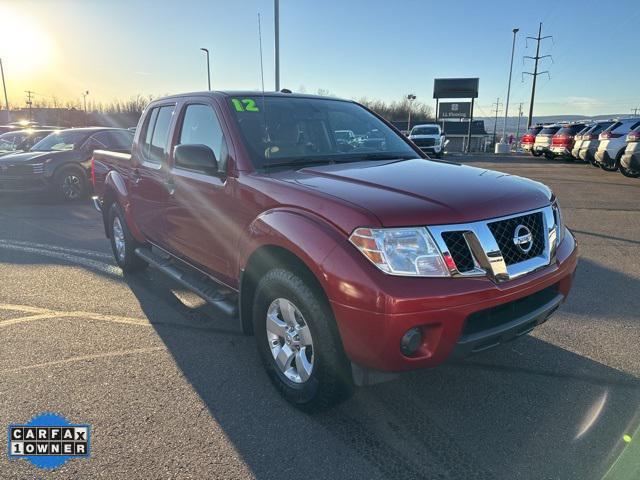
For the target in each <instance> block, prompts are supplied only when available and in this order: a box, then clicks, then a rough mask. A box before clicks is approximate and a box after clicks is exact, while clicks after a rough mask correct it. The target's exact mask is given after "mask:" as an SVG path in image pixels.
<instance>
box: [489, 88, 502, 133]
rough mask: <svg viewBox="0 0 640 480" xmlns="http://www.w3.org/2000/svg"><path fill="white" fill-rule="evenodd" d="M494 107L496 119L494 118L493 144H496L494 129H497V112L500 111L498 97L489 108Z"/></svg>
mask: <svg viewBox="0 0 640 480" xmlns="http://www.w3.org/2000/svg"><path fill="white" fill-rule="evenodd" d="M494 105H495V107H496V118H495V122H494V124H493V143H494V144H495V143H496V129H497V127H498V110H499V109H500V105H502V104H501V103H500V97H498V98H496V102H495V103H493V104H492V105H491V106H492V107H493V106H494Z"/></svg>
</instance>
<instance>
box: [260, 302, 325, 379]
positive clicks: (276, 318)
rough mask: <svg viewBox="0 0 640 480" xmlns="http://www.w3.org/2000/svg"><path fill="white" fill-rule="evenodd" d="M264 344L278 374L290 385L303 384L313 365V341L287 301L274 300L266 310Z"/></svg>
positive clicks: (300, 315)
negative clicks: (292, 383) (265, 337)
mask: <svg viewBox="0 0 640 480" xmlns="http://www.w3.org/2000/svg"><path fill="white" fill-rule="evenodd" d="M266 327H267V341H268V342H269V349H270V350H271V355H273V359H274V361H275V364H276V366H277V367H278V369H279V370H280V372H281V373H282V374H283V375H284V376H285V377H287V378H288V379H289V380H291V381H292V382H294V383H299V384H302V383H305V382H306V381H307V380H309V377H311V374H312V372H313V366H314V360H315V358H314V351H313V339H312V338H311V331H310V330H309V326H308V325H307V323H306V322H305V320H304V317H303V316H302V313H301V312H300V310H299V309H298V307H296V306H295V305H294V304H293V303H292V302H291V301H289V300H287V299H285V298H276V299H275V300H274V301H273V302H271V305H269V309H268V310H267V318H266Z"/></svg>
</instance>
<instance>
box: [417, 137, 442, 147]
mask: <svg viewBox="0 0 640 480" xmlns="http://www.w3.org/2000/svg"><path fill="white" fill-rule="evenodd" d="M413 143H415V144H416V145H417V146H418V147H433V146H434V145H435V144H436V139H435V138H416V139H415V140H414V141H413Z"/></svg>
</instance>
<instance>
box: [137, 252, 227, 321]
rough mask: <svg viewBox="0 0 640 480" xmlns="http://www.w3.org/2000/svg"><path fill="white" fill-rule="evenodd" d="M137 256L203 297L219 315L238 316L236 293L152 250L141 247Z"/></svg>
mask: <svg viewBox="0 0 640 480" xmlns="http://www.w3.org/2000/svg"><path fill="white" fill-rule="evenodd" d="M135 252H136V255H138V256H139V257H140V258H141V259H143V260H144V261H145V262H147V263H148V264H149V265H152V266H154V267H156V268H157V269H158V270H160V271H162V272H163V273H165V274H166V275H168V276H169V277H171V278H172V279H173V280H175V281H176V282H178V283H180V284H181V285H182V286H184V287H185V288H187V289H188V290H191V291H192V292H193V293H195V294H196V295H198V296H199V297H201V298H202V299H203V300H205V301H206V302H207V303H208V304H210V305H211V306H212V307H214V308H215V309H216V310H217V311H218V312H219V313H221V314H223V315H225V316H227V317H230V318H234V317H237V316H238V296H237V294H236V293H235V292H232V291H230V290H229V289H227V288H225V287H221V286H218V285H217V284H215V283H214V281H213V280H207V279H205V278H204V277H205V276H204V275H203V274H199V275H196V274H195V273H192V272H190V271H187V270H186V268H180V267H178V266H177V265H176V262H174V261H173V260H172V259H171V258H165V257H162V256H160V255H158V254H156V253H154V252H153V251H151V249H149V248H146V247H139V248H136V250H135Z"/></svg>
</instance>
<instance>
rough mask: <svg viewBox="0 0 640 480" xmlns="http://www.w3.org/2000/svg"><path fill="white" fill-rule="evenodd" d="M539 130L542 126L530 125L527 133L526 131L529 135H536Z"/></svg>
mask: <svg viewBox="0 0 640 480" xmlns="http://www.w3.org/2000/svg"><path fill="white" fill-rule="evenodd" d="M540 130H542V127H531V128H530V129H529V130H528V131H527V133H528V134H529V135H537V134H539V133H540Z"/></svg>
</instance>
